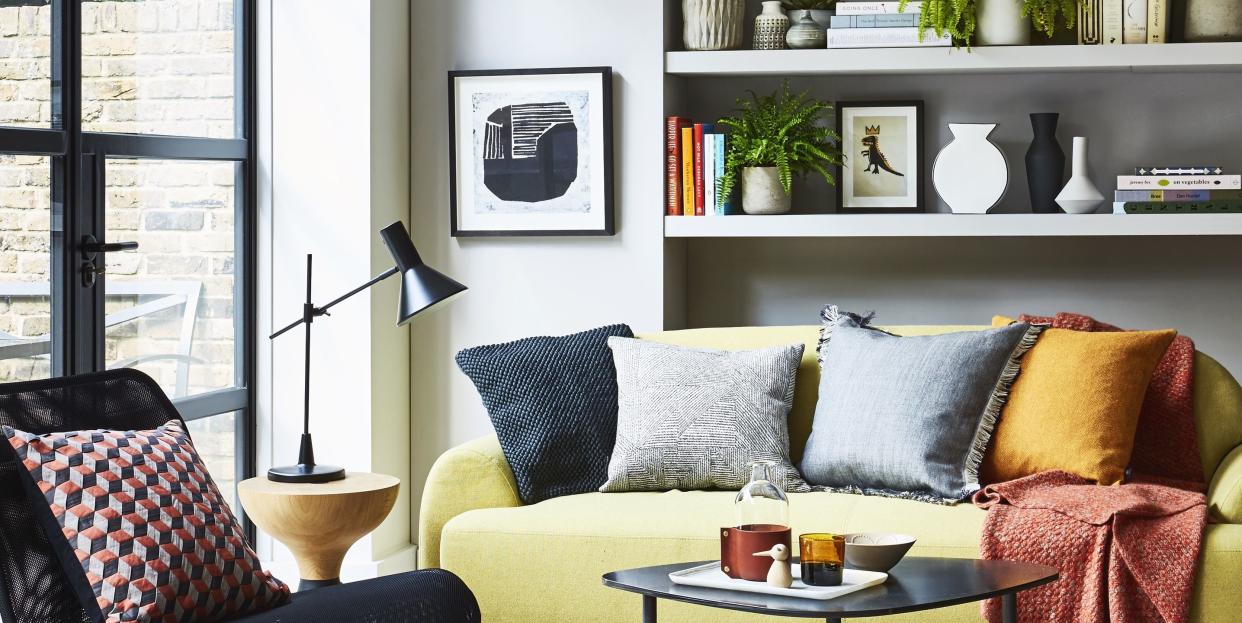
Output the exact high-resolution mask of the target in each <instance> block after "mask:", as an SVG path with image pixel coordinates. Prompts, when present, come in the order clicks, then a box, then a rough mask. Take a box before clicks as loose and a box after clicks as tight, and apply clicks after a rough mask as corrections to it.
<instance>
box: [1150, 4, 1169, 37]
mask: <svg viewBox="0 0 1242 623" xmlns="http://www.w3.org/2000/svg"><path fill="white" fill-rule="evenodd" d="M1168 37H1169V0H1147V43H1165V42H1166V41H1167V40H1168Z"/></svg>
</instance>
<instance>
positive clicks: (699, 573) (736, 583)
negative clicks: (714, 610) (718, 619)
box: [668, 561, 888, 599]
mask: <svg viewBox="0 0 1242 623" xmlns="http://www.w3.org/2000/svg"><path fill="white" fill-rule="evenodd" d="M791 566H792V567H793V569H792V570H791V571H792V573H793V577H794V583H793V586H792V587H790V588H778V587H775V586H769V585H768V584H767V583H766V582H750V581H747V580H737V579H734V578H731V577H729V576H727V575H725V572H724V571H721V570H720V562H719V561H717V562H712V563H708V564H705V565H700V566H698V567H690V568H689V569H682V570H681V571H674V572H672V573H670V574H668V579H670V580H672V581H673V583H674V584H683V585H685V586H701V587H704V588H723V589H725V590H730V591H744V592H747V593H763V594H765V595H780V596H782V597H801V598H804V599H832V598H834V597H840V596H842V595H848V594H850V593H853V592H855V591H861V590H862V589H864V588H870V587H872V586H876V585H877V584H883V583H884V582H885V581H887V580H888V574H887V573H879V572H877V571H860V570H858V569H846V570H845V572H844V578H843V579H842V581H841V586H807V585H805V584H803V583H802V580H801V579H799V576H800V575H801V573H802V571H801V569H799V566H798V565H797V564H793V565H791Z"/></svg>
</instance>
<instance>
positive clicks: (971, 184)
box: [932, 123, 1009, 214]
mask: <svg viewBox="0 0 1242 623" xmlns="http://www.w3.org/2000/svg"><path fill="white" fill-rule="evenodd" d="M995 129H996V124H995V123H950V124H949V131H950V132H952V133H953V141H952V142H951V143H949V144H948V145H945V147H944V149H942V150H940V155H938V156H936V164H935V165H934V166H933V167H932V183H933V184H935V186H936V192H937V193H939V195H940V198H941V199H944V202H945V203H947V204H949V208H950V209H951V210H953V212H954V213H955V214H986V213H987V211H988V210H991V209H992V208H993V207H994V206H995V205H996V204H998V203H1000V200H1001V198H1003V197H1004V196H1005V191H1006V190H1008V189H1009V162H1008V161H1007V160H1005V154H1004V153H1002V152H1001V150H1000V149H999V148H997V147H996V145H994V144H993V143H992V141H990V140H988V135H989V134H991V133H992V130H995Z"/></svg>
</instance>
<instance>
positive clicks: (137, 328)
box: [104, 160, 240, 398]
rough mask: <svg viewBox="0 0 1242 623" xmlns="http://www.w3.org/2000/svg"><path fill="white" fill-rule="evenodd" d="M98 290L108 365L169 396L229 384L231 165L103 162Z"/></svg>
mask: <svg viewBox="0 0 1242 623" xmlns="http://www.w3.org/2000/svg"><path fill="white" fill-rule="evenodd" d="M106 169H107V170H106V175H107V195H106V208H107V209H106V211H105V219H106V229H107V241H108V242H122V241H127V240H136V241H137V242H138V243H139V245H140V246H139V249H138V250H137V251H134V252H123V253H110V254H108V257H107V266H108V271H107V287H106V289H105V294H106V303H105V312H106V318H105V320H104V324H105V325H106V326H107V329H106V330H105V343H104V348H105V358H106V361H107V363H108V367H109V368H116V367H132V368H138V369H140V370H142V371H144V372H146V373H147V374H150V375H151V376H152V377H154V378H155V380H156V381H157V382H158V383H159V384H160V385H161V386H162V387H163V388H164V390H165V391H166V392H168V395H169V396H171V397H173V398H180V397H183V396H188V395H193V394H199V393H203V392H207V391H211V390H216V389H222V388H225V387H233V386H235V385H236V382H235V378H236V376H235V369H234V365H235V362H234V354H235V348H234V339H235V337H236V332H235V326H234V319H235V318H236V317H237V312H238V306H239V305H240V302H239V301H237V300H236V298H235V296H234V276H233V263H234V237H233V220H234V218H233V217H234V207H235V205H236V203H235V195H234V180H235V176H236V170H237V165H236V164H235V163H232V162H202V161H190V160H109V161H108V163H107V167H106Z"/></svg>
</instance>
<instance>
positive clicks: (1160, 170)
mask: <svg viewBox="0 0 1242 623" xmlns="http://www.w3.org/2000/svg"><path fill="white" fill-rule="evenodd" d="M1224 172H1225V170H1224V169H1222V168H1220V167H1134V174H1135V175H1221V174H1222V173H1224Z"/></svg>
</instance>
